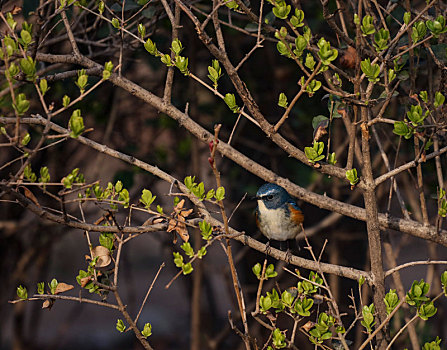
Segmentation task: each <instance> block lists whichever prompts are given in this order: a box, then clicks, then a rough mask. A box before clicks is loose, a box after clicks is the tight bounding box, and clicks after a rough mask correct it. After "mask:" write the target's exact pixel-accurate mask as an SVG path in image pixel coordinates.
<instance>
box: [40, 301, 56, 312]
mask: <svg viewBox="0 0 447 350" xmlns="http://www.w3.org/2000/svg"><path fill="white" fill-rule="evenodd" d="M53 304H54V299H46V300H45V301H44V302H43V304H42V309H48V310H51V308H52V307H53Z"/></svg>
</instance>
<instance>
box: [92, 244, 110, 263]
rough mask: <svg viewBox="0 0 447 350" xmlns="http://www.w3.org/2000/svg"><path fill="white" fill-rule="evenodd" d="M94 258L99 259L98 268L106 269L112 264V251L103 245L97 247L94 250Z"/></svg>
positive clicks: (97, 261)
mask: <svg viewBox="0 0 447 350" xmlns="http://www.w3.org/2000/svg"><path fill="white" fill-rule="evenodd" d="M92 254H93V257H94V258H96V257H98V259H97V260H96V267H97V268H101V267H106V266H108V265H109V264H110V263H111V262H112V258H111V257H110V251H109V250H108V249H107V248H106V247H103V246H101V245H98V246H96V247H95V248H93V249H92Z"/></svg>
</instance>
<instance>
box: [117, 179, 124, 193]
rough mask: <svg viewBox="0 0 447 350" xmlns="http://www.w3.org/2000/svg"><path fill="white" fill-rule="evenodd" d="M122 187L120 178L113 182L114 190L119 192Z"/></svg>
mask: <svg viewBox="0 0 447 350" xmlns="http://www.w3.org/2000/svg"><path fill="white" fill-rule="evenodd" d="M122 189H123V183H122V182H121V181H120V180H118V181H117V182H116V184H115V191H116V192H117V193H119V192H121V190H122Z"/></svg>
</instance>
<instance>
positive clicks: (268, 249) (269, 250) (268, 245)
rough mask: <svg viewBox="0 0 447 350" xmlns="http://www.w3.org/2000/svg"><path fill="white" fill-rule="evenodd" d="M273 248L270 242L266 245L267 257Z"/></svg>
mask: <svg viewBox="0 0 447 350" xmlns="http://www.w3.org/2000/svg"><path fill="white" fill-rule="evenodd" d="M271 250H272V248H271V247H270V240H269V241H268V242H267V244H266V245H265V255H270V252H271Z"/></svg>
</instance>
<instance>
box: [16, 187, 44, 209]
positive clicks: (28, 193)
mask: <svg viewBox="0 0 447 350" xmlns="http://www.w3.org/2000/svg"><path fill="white" fill-rule="evenodd" d="M19 188H20V189H21V190H23V195H24V196H25V197H26V198H28V199H29V200H30V201H31V202H33V203H34V204H35V205H37V206H38V207H40V204H39V202H38V200H37V198H36V196H35V195H34V194H33V192H31V190H30V189H29V188H28V187H25V186H20V187H19Z"/></svg>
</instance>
